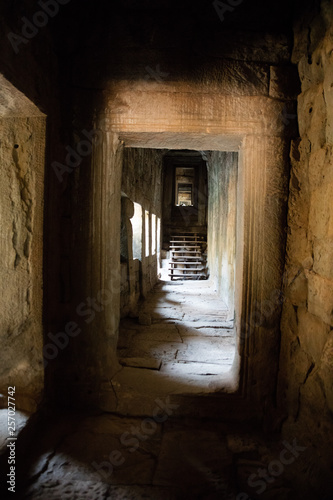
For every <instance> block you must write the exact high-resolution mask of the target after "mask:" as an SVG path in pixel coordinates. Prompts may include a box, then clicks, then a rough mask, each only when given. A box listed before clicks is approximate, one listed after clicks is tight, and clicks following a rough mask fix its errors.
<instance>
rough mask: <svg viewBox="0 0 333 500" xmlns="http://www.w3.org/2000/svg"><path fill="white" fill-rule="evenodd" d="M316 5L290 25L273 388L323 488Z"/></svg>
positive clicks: (322, 40) (323, 186) (326, 65)
mask: <svg viewBox="0 0 333 500" xmlns="http://www.w3.org/2000/svg"><path fill="white" fill-rule="evenodd" d="M318 7H319V8H318V12H316V11H315V10H314V11H312V10H309V11H308V12H307V13H306V15H304V16H303V17H302V18H301V20H302V21H301V20H300V22H298V23H297V24H296V31H295V33H296V34H295V48H294V54H293V60H294V62H297V63H298V70H299V74H300V79H301V82H302V93H301V94H300V96H299V99H298V120H299V126H300V135H301V137H300V141H298V142H297V143H294V144H293V147H292V150H291V159H292V171H291V178H290V186H289V189H290V196H289V213H288V240H287V254H286V269H285V288H284V297H283V300H284V305H283V315H282V322H281V331H282V339H281V356H280V374H279V392H278V394H279V404H280V406H281V407H282V408H283V411H284V413H285V414H286V416H288V417H289V418H288V420H287V422H286V423H285V424H284V426H283V433H284V435H285V436H295V437H296V436H298V438H299V439H301V440H302V441H303V442H306V443H308V444H309V445H310V444H311V443H313V445H314V446H316V447H317V449H318V450H320V460H319V462H318V464H317V467H316V468H315V469H314V470H313V472H312V473H311V474H310V475H309V478H308V479H307V480H308V481H309V484H311V485H313V486H314V487H315V488H317V490H318V493H319V492H320V494H321V495H324V493H325V491H331V490H330V488H331V487H332V485H331V483H330V476H331V472H329V469H330V468H331V469H332V467H333V459H332V447H331V443H330V440H327V436H329V435H332V432H333V423H332V413H331V412H332V398H333V393H332V390H333V387H332V338H331V337H332V335H331V334H332V326H333V317H332V305H333V280H332V257H333V253H332V252H333V232H332V227H333V226H332V221H333V212H332V206H333V205H332V171H333V169H332V165H333V151H332V141H331V135H330V134H331V132H330V131H331V129H332V126H333V117H332V106H331V99H332V87H331V82H332V78H331V75H332V63H331V57H332V53H333V45H332V34H333V23H332V20H333V9H332V4H331V2H326V1H323V2H320V3H319V2H318ZM306 40H307V42H306ZM305 42H306V43H305ZM328 81H329V82H330V84H328ZM319 471H320V472H319ZM316 474H317V475H318V477H316Z"/></svg>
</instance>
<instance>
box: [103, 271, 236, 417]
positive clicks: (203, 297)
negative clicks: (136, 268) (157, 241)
mask: <svg viewBox="0 0 333 500" xmlns="http://www.w3.org/2000/svg"><path fill="white" fill-rule="evenodd" d="M227 318H228V311H227V309H226V306H225V304H224V303H223V301H222V300H221V299H220V298H219V296H218V294H217V292H216V291H215V290H214V288H213V287H212V283H211V282H210V281H178V282H171V281H169V282H168V281H160V282H159V283H158V284H157V285H156V286H155V288H154V289H153V290H152V291H151V292H150V293H149V294H148V297H147V300H145V301H144V303H143V304H141V305H140V313H139V317H138V318H133V319H132V318H124V319H123V320H122V321H121V324H120V336H119V341H118V356H119V359H120V363H121V364H122V365H123V368H122V369H121V371H120V372H118V373H117V374H116V375H115V376H114V377H113V379H112V385H113V390H114V391H115V393H116V396H117V406H116V407H115V408H114V410H115V411H119V412H121V413H126V414H127V413H128V414H135V415H138V414H141V412H143V413H144V411H145V404H146V403H147V401H146V400H147V395H148V398H149V396H150V395H152V394H156V395H160V396H167V395H169V394H170V393H171V394H178V395H182V394H183V395H186V394H191V395H200V394H209V393H214V392H218V391H222V390H228V387H229V390H230V388H231V387H234V386H235V385H236V384H237V381H234V382H233V379H232V377H233V373H232V370H231V367H232V362H233V360H234V356H235V335H234V331H233V321H232V320H228V319H227ZM226 388H227V389H226ZM148 408H149V402H148Z"/></svg>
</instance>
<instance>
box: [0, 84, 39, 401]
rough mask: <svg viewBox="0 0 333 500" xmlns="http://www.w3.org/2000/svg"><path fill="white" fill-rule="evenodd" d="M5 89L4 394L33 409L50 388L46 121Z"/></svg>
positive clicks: (0, 151) (0, 149)
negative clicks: (45, 311) (45, 353)
mask: <svg viewBox="0 0 333 500" xmlns="http://www.w3.org/2000/svg"><path fill="white" fill-rule="evenodd" d="M1 87H2V90H3V92H4V94H3V97H4V98H5V99H6V100H7V103H6V104H3V105H2V107H1V118H0V130H1V145H0V158H1V161H0V172H1V175H0V178H1V186H0V192H1V196H0V213H1V240H0V241H1V247H0V256H1V258H0V282H1V288H2V297H1V312H0V342H1V356H2V358H1V369H0V392H1V393H3V394H4V395H5V396H6V395H7V390H8V386H14V387H15V388H16V404H17V407H18V408H21V409H25V410H29V411H33V410H35V409H36V407H37V405H38V404H39V403H40V401H41V397H42V390H43V386H44V366H43V357H42V350H43V327H42V305H43V279H42V268H43V201H44V200H43V181H44V160H45V117H44V116H43V115H42V113H40V111H39V110H38V109H37V108H36V107H35V106H33V105H32V104H31V103H30V101H28V100H27V99H26V98H25V97H24V96H23V95H22V94H20V93H19V92H18V91H17V90H16V89H14V87H12V86H11V85H10V84H9V83H8V82H6V81H5V80H4V79H3V78H1ZM3 102H4V101H3ZM12 115H16V116H12ZM31 115H35V116H31ZM5 404H6V403H5Z"/></svg>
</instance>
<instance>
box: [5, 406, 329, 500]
mask: <svg viewBox="0 0 333 500" xmlns="http://www.w3.org/2000/svg"><path fill="white" fill-rule="evenodd" d="M155 404H156V408H157V410H156V411H155V412H153V414H152V415H151V416H150V417H146V418H126V417H121V416H118V415H114V414H106V413H103V414H90V415H88V414H86V415H83V414H78V413H77V414H73V413H71V414H60V415H56V414H54V413H52V414H51V413H50V414H44V415H42V416H41V418H40V421H39V422H35V426H34V429H32V430H31V438H30V443H27V441H26V440H25V442H23V443H22V442H20V439H19V440H18V441H17V445H16V451H17V455H18V456H19V457H20V460H19V464H18V466H17V471H16V475H17V480H18V483H17V490H16V493H15V495H11V496H9V495H6V494H4V495H3V496H1V498H4V499H5V498H18V499H22V500H23V499H24V500H25V499H26V500H28V499H31V500H75V499H78V500H81V499H82V500H84V499H86V500H129V499H133V500H143V499H151V500H182V499H185V500H187V499H189V500H196V499H198V500H200V499H201V500H215V499H216V500H217V499H219V500H221V499H222V500H249V499H262V500H291V499H293V500H300V499H301V498H302V499H304V498H310V499H313V500H314V499H315V498H319V499H321V498H322V497H317V496H315V495H314V496H304V488H303V491H302V488H301V487H300V486H299V484H298V483H297V481H295V477H296V476H297V477H302V471H303V470H305V469H306V468H307V467H309V464H310V463H311V462H313V450H305V451H304V452H299V453H298V457H297V459H295V460H294V461H292V462H293V463H291V461H290V460H289V456H291V457H292V454H291V452H289V455H288V465H284V466H283V465H282V467H281V463H280V465H279V463H278V462H279V457H281V451H282V450H283V449H284V447H285V444H284V442H283V440H281V438H279V437H278V436H275V437H274V436H269V437H268V436H265V435H264V434H263V433H261V432H260V431H259V430H258V429H255V428H253V426H248V425H247V426H246V425H243V427H242V430H241V432H240V430H239V428H238V426H235V425H233V424H230V423H229V424H228V425H227V426H226V424H223V423H221V422H220V421H219V420H214V419H212V418H211V419H210V420H207V419H193V418H183V419H179V418H176V417H174V416H173V408H172V407H171V406H170V405H169V404H168V402H167V401H162V400H160V401H157V402H156V403H155ZM298 444H299V443H298ZM290 445H291V443H290ZM284 463H286V462H284ZM1 465H2V464H1ZM270 468H271V470H272V471H273V473H272V474H271V475H270V476H267V469H268V470H270ZM260 469H261V470H263V471H264V472H265V473H266V475H264V476H263V475H261V476H260V477H266V478H267V477H268V479H267V481H266V480H264V479H259V474H260V472H259V470H260ZM251 475H252V482H251V483H250V485H249V482H248V481H249V478H250V477H251ZM309 491H311V489H310V485H309Z"/></svg>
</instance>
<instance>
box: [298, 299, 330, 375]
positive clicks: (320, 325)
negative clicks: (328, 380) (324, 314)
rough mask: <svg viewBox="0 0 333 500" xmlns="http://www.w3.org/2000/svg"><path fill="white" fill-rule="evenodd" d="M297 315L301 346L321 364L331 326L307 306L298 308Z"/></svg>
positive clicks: (317, 363)
mask: <svg viewBox="0 0 333 500" xmlns="http://www.w3.org/2000/svg"><path fill="white" fill-rule="evenodd" d="M297 316H298V330H299V339H300V343H301V347H302V349H303V350H304V351H305V352H307V353H309V354H310V355H311V357H312V358H313V360H314V362H315V364H316V365H319V362H320V359H321V356H322V352H323V348H324V345H325V343H326V341H327V337H328V334H329V331H330V327H329V325H327V324H326V323H324V322H323V321H322V320H321V319H319V318H318V317H317V316H314V315H313V314H310V313H309V312H308V311H307V309H306V308H305V307H299V308H298V311H297Z"/></svg>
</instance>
